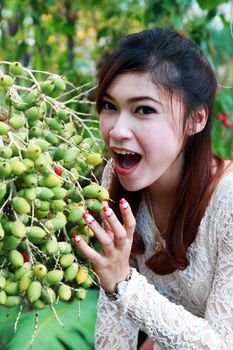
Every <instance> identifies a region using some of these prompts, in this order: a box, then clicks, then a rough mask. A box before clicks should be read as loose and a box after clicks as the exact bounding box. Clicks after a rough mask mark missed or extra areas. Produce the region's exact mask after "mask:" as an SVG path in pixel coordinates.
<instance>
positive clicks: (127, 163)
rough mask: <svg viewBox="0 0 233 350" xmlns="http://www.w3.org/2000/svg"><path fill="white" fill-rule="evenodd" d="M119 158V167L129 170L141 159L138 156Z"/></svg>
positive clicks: (127, 155) (129, 155) (130, 155)
mask: <svg viewBox="0 0 233 350" xmlns="http://www.w3.org/2000/svg"><path fill="white" fill-rule="evenodd" d="M120 158H121V159H120V163H121V166H122V167H123V168H125V169H129V168H132V167H133V166H135V165H136V164H137V163H138V162H139V160H140V158H141V157H140V155H139V154H134V155H132V154H126V155H125V156H121V157H120Z"/></svg>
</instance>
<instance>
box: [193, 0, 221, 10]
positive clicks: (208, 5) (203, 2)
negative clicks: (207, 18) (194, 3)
mask: <svg viewBox="0 0 233 350" xmlns="http://www.w3.org/2000/svg"><path fill="white" fill-rule="evenodd" d="M224 2H227V0H198V3H199V5H200V7H201V8H202V9H203V10H213V9H214V8H216V7H217V6H218V5H220V4H222V3H224Z"/></svg>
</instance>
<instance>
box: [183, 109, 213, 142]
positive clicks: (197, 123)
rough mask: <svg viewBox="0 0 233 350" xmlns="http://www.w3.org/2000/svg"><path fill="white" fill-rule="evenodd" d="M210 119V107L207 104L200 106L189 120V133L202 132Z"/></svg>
mask: <svg viewBox="0 0 233 350" xmlns="http://www.w3.org/2000/svg"><path fill="white" fill-rule="evenodd" d="M207 119H208V108H207V107H206V106H202V107H199V108H198V109H197V110H196V112H194V113H193V115H192V116H191V118H190V119H189V122H188V135H189V136H191V135H194V134H197V133H199V132H201V131H202V130H203V129H204V127H205V125H206V122H207Z"/></svg>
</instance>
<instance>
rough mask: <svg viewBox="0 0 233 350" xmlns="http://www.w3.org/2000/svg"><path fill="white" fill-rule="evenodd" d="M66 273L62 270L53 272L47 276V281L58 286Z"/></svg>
mask: <svg viewBox="0 0 233 350" xmlns="http://www.w3.org/2000/svg"><path fill="white" fill-rule="evenodd" d="M63 276H64V272H63V271H62V270H56V269H55V270H51V271H49V272H48V273H47V275H46V281H47V282H48V283H49V284H57V283H58V282H61V280H62V279H63Z"/></svg>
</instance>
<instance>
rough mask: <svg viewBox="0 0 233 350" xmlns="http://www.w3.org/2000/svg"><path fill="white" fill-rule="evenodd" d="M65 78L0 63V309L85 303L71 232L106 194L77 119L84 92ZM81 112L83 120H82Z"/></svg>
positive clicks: (95, 144)
mask: <svg viewBox="0 0 233 350" xmlns="http://www.w3.org/2000/svg"><path fill="white" fill-rule="evenodd" d="M82 89H83V88H77V87H75V86H73V85H72V84H71V83H69V82H68V81H67V80H66V79H65V78H63V77H60V76H58V75H55V74H51V73H48V72H39V71H32V70H29V69H26V68H24V67H22V66H21V64H20V63H18V62H0V94H1V106H0V142H1V144H0V305H3V306H5V307H13V306H15V305H21V306H22V305H24V304H27V305H29V306H30V308H32V309H36V310H38V309H43V308H44V307H45V306H46V305H50V306H51V305H53V304H55V303H57V302H58V301H59V300H63V301H68V300H71V299H72V298H77V299H79V300H81V299H83V298H85V295H86V290H87V288H88V287H90V285H91V284H92V278H93V276H92V270H91V266H90V264H89V262H88V261H87V260H85V258H84V256H82V254H81V252H80V251H79V250H78V248H77V246H76V244H75V242H74V239H73V235H74V233H75V232H78V233H79V234H80V235H81V236H82V237H83V239H85V240H86V241H87V242H88V243H89V244H92V243H91V239H92V236H93V232H92V231H91V230H90V229H89V228H88V226H87V225H86V223H85V221H84V219H83V217H82V215H83V213H84V212H85V211H86V210H87V209H88V210H90V211H92V212H94V213H95V212H98V211H100V210H101V209H102V206H103V201H104V200H107V199H108V197H109V195H108V191H107V190H106V189H105V188H103V187H101V186H100V185H99V183H98V181H97V179H96V177H95V169H96V167H97V166H98V165H99V164H101V162H102V160H103V157H102V155H101V151H100V149H101V141H100V139H99V138H98V132H97V130H98V124H95V123H97V121H95V120H92V119H91V116H90V115H88V113H87V112H85V113H84V112H83V109H82V106H83V103H84V102H85V98H83V97H84V96H85V94H86V91H83V90H82ZM81 111H82V112H81Z"/></svg>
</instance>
